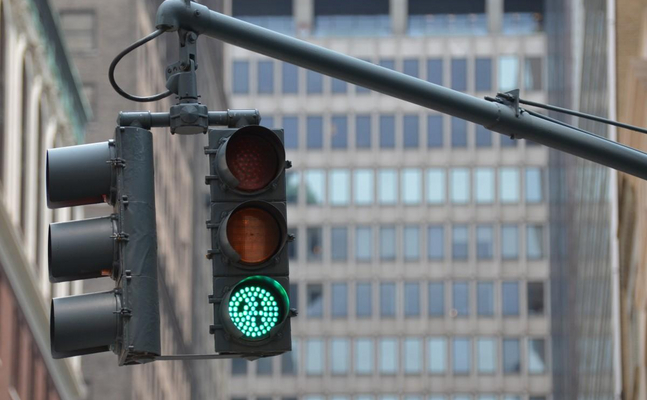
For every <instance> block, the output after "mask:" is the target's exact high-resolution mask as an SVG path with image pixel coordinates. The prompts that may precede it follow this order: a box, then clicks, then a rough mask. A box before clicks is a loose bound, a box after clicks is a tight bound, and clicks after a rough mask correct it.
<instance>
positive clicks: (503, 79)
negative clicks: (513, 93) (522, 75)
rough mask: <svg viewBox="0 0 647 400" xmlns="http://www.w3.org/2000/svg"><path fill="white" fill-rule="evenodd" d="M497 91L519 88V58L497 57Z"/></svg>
mask: <svg viewBox="0 0 647 400" xmlns="http://www.w3.org/2000/svg"><path fill="white" fill-rule="evenodd" d="M498 71H499V91H505V92H507V91H508V90H512V89H517V88H519V85H518V84H517V80H518V79H519V58H517V56H500V57H499V69H498Z"/></svg>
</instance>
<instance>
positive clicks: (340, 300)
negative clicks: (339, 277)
mask: <svg viewBox="0 0 647 400" xmlns="http://www.w3.org/2000/svg"><path fill="white" fill-rule="evenodd" d="M331 300H332V316H333V317H339V318H341V317H346V316H348V286H347V285H346V284H345V283H333V284H332V296H331Z"/></svg>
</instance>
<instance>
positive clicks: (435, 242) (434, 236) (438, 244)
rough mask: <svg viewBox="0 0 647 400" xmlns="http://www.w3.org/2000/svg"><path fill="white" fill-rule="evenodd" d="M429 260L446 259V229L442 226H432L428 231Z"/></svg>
mask: <svg viewBox="0 0 647 400" xmlns="http://www.w3.org/2000/svg"><path fill="white" fill-rule="evenodd" d="M427 258H428V259H430V260H442V259H443V258H445V229H444V228H443V227H442V226H441V225H432V226H430V227H429V229H427Z"/></svg>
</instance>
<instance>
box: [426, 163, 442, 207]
mask: <svg viewBox="0 0 647 400" xmlns="http://www.w3.org/2000/svg"><path fill="white" fill-rule="evenodd" d="M444 202H445V170H444V169H442V168H429V169H428V170H427V203H429V204H442V203H444Z"/></svg>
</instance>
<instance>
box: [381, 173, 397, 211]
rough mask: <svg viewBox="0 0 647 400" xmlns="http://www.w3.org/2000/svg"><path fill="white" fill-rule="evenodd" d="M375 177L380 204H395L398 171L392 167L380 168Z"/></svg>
mask: <svg viewBox="0 0 647 400" xmlns="http://www.w3.org/2000/svg"><path fill="white" fill-rule="evenodd" d="M377 177H378V187H377V189H378V200H379V201H380V204H395V203H396V202H397V201H398V173H397V172H396V170H394V169H381V170H379V172H378V176H377Z"/></svg>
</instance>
